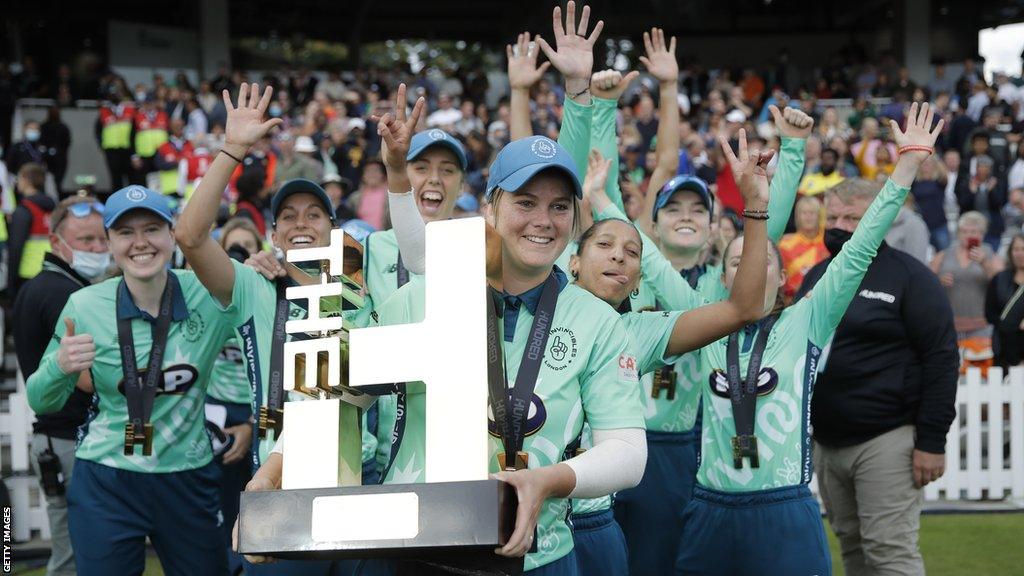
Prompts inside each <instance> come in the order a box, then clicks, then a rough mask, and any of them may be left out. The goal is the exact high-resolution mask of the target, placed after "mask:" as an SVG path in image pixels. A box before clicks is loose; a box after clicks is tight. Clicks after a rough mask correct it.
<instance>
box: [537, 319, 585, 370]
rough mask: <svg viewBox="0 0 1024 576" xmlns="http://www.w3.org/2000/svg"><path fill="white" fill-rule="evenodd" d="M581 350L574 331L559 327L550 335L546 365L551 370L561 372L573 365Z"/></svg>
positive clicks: (545, 359)
mask: <svg viewBox="0 0 1024 576" xmlns="http://www.w3.org/2000/svg"><path fill="white" fill-rule="evenodd" d="M578 351H579V349H578V346H577V342H576V335H575V334H573V332H572V330H569V329H568V328H563V327H561V326H559V327H558V328H552V329H551V332H550V333H549V334H548V349H547V351H546V352H545V353H544V365H545V366H547V367H548V368H550V369H551V370H555V371H561V370H565V368H566V367H567V366H568V365H569V364H572V361H573V360H575V359H576V354H577V353H578Z"/></svg>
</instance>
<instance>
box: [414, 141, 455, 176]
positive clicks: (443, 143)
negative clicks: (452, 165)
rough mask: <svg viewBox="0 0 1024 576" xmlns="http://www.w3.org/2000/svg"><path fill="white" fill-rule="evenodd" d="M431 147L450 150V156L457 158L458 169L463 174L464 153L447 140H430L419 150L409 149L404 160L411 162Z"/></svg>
mask: <svg viewBox="0 0 1024 576" xmlns="http://www.w3.org/2000/svg"><path fill="white" fill-rule="evenodd" d="M433 146H444V147H445V148H447V149H448V150H451V151H452V154H455V158H457V159H458V161H459V168H461V169H462V171H463V172H465V171H466V164H467V160H466V153H465V152H464V151H462V150H461V149H459V147H458V146H456V145H455V143H453V142H450V141H448V140H432V141H431V142H430V143H428V144H424V145H423V146H420V147H419V148H413V149H410V150H409V154H408V155H407V156H406V157H405V160H406V161H407V162H412V161H413V160H415V159H416V158H418V157H419V155H420V154H423V153H424V152H426V151H427V149H428V148H431V147H433Z"/></svg>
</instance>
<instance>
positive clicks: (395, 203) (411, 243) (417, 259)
mask: <svg viewBox="0 0 1024 576" xmlns="http://www.w3.org/2000/svg"><path fill="white" fill-rule="evenodd" d="M388 210H390V211H391V226H392V227H393V228H394V230H395V240H397V241H398V253H399V254H401V255H402V264H403V265H404V266H405V269H406V270H408V271H409V272H412V273H413V274H423V273H424V272H425V271H426V268H427V266H426V250H427V225H426V224H424V223H423V216H421V215H420V211H419V209H418V208H416V199H415V198H414V197H413V195H412V190H410V191H408V192H402V193H398V194H396V193H394V192H391V191H389V192H388Z"/></svg>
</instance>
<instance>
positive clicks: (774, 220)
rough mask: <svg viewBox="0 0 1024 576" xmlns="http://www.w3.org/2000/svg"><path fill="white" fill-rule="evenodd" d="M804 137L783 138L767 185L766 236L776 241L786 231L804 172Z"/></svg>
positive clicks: (805, 141)
mask: <svg viewBox="0 0 1024 576" xmlns="http://www.w3.org/2000/svg"><path fill="white" fill-rule="evenodd" d="M806 143H807V140H805V139H804V138H783V139H782V149H781V150H780V151H779V163H778V167H777V168H776V169H775V175H774V176H772V182H771V184H769V185H768V192H769V194H770V196H769V198H768V217H769V219H768V238H769V239H771V241H772V242H778V241H779V239H780V238H782V235H783V234H784V233H785V232H786V223H787V222H789V213H790V212H792V211H793V202H795V201H796V190H797V187H798V186H799V185H800V175H801V174H803V173H804V146H805V145H806Z"/></svg>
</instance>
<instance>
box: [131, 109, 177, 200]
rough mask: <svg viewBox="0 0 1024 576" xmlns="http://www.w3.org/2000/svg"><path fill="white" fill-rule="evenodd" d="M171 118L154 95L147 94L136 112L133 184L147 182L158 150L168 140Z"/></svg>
mask: <svg viewBox="0 0 1024 576" xmlns="http://www.w3.org/2000/svg"><path fill="white" fill-rule="evenodd" d="M168 128H169V118H168V116H167V112H165V111H163V110H161V109H160V106H159V102H158V101H157V100H156V98H155V97H154V96H147V97H146V100H145V103H144V104H143V105H142V109H140V110H139V111H138V112H136V113H135V154H134V155H132V180H133V182H132V183H133V184H145V181H146V174H148V173H149V172H152V171H153V170H154V168H155V167H154V165H153V158H154V157H155V156H156V151H157V150H159V149H160V146H162V145H163V143H164V142H167V138H168V133H167V130H168Z"/></svg>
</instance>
